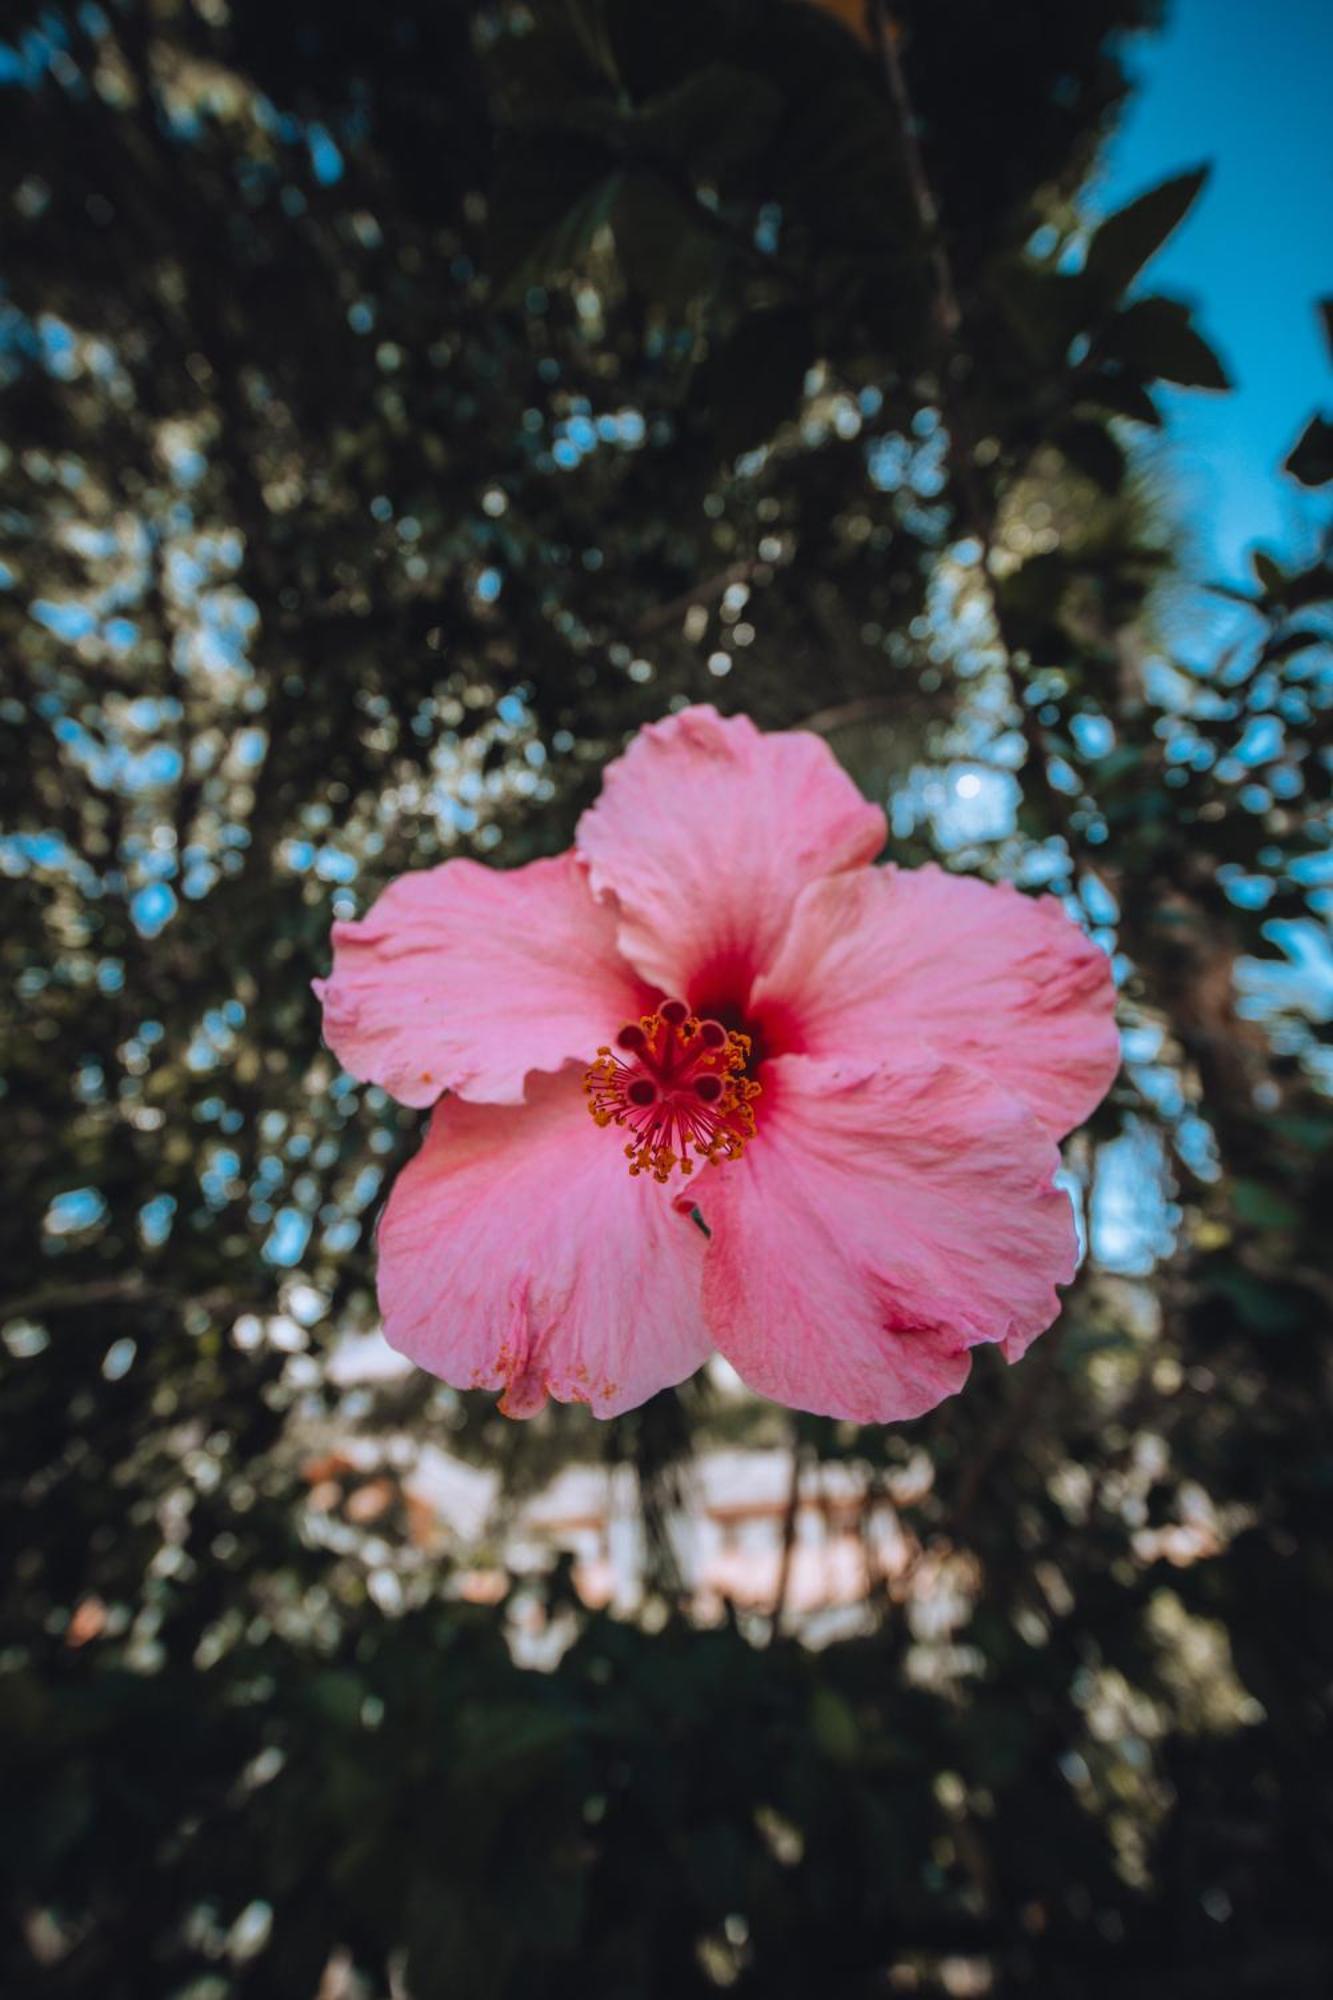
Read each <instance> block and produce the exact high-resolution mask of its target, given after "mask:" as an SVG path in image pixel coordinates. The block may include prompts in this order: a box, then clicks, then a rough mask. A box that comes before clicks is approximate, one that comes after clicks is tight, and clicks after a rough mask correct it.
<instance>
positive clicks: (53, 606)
mask: <svg viewBox="0 0 1333 2000" xmlns="http://www.w3.org/2000/svg"><path fill="white" fill-rule="evenodd" d="M28 611H29V614H30V615H31V616H32V617H33V618H35V619H36V620H37V623H38V624H39V625H45V627H46V629H47V631H48V632H54V633H55V635H56V637H57V639H67V640H69V641H71V642H73V641H74V640H77V639H86V638H88V637H89V635H90V634H91V633H93V632H95V631H96V630H97V618H96V616H95V614H94V613H93V612H91V611H90V610H89V609H88V606H87V605H86V604H74V603H72V602H70V601H69V600H68V599H65V600H64V601H62V602H57V601H55V600H54V599H52V598H49V597H38V598H34V599H33V602H32V603H31V604H30V605H29V606H28Z"/></svg>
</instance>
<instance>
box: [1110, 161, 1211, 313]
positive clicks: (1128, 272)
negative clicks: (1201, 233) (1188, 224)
mask: <svg viewBox="0 0 1333 2000" xmlns="http://www.w3.org/2000/svg"><path fill="white" fill-rule="evenodd" d="M1208 173H1209V169H1208V168H1207V167H1195V168H1193V169H1192V170H1191V171H1190V172H1189V173H1187V174H1177V175H1176V176H1175V178H1174V179H1173V180H1169V181H1163V182H1162V183H1161V185H1160V187H1155V188H1149V190H1148V192H1147V193H1146V194H1141V195H1139V197H1138V198H1137V200H1135V201H1131V202H1129V203H1128V204H1127V205H1126V206H1125V207H1124V208H1121V209H1117V210H1116V213H1115V214H1114V215H1108V216H1107V218H1106V220H1105V222H1103V223H1102V225H1101V227H1100V228H1099V229H1098V231H1097V233H1096V235H1095V236H1094V237H1093V239H1092V243H1091V245H1090V247H1089V249H1088V261H1087V265H1086V267H1085V268H1086V272H1087V276H1088V277H1089V278H1090V279H1091V280H1092V281H1093V283H1094V284H1096V285H1097V286H1098V287H1099V288H1100V289H1101V291H1102V292H1103V293H1104V294H1105V296H1107V297H1108V298H1116V297H1118V296H1119V295H1120V293H1121V292H1123V291H1125V290H1126V288H1127V287H1128V286H1129V285H1130V284H1132V282H1133V280H1134V279H1135V278H1136V277H1137V276H1138V274H1139V272H1140V271H1141V270H1142V269H1143V267H1144V265H1145V264H1146V263H1147V262H1148V260H1149V259H1150V258H1151V257H1155V256H1156V254H1157V252H1158V251H1159V250H1160V249H1161V247H1162V245H1163V244H1164V243H1165V242H1166V239H1167V237H1168V236H1170V235H1171V233H1172V231H1173V230H1174V229H1176V228H1177V227H1178V226H1179V225H1180V223H1181V222H1183V221H1184V219H1185V217H1186V216H1187V215H1188V214H1189V211H1190V209H1191V208H1192V207H1193V206H1194V202H1195V200H1196V198H1197V197H1198V194H1199V191H1200V189H1201V188H1202V187H1203V184H1204V182H1205V181H1206V180H1207V178H1208Z"/></svg>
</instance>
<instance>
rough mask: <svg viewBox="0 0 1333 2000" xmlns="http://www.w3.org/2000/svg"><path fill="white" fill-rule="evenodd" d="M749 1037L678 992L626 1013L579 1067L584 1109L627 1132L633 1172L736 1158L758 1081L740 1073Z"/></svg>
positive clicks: (665, 1173)
mask: <svg viewBox="0 0 1333 2000" xmlns="http://www.w3.org/2000/svg"><path fill="white" fill-rule="evenodd" d="M749 1060H750V1038H749V1036H748V1035H742V1034H738V1033H736V1032H735V1031H734V1030H733V1029H730V1028H724V1027H723V1025H722V1023H721V1022H720V1021H701V1020H700V1019H699V1018H698V1016H697V1015H695V1014H691V1012H690V1010H689V1008H688V1007H687V1006H686V1005H685V1002H684V1001H683V1000H664V1001H663V1002H662V1004H661V1006H660V1007H659V1008H658V1010H657V1012H656V1013H655V1014H645V1015H644V1016H643V1019H642V1020H639V1021H630V1022H627V1023H626V1025H625V1026H624V1027H623V1028H622V1029H621V1030H620V1033H619V1034H618V1035H617V1036H616V1042H615V1047H614V1048H613V1049H610V1048H601V1049H598V1051H597V1060H596V1062H595V1063H593V1064H592V1065H591V1066H590V1068H589V1069H588V1070H587V1072H586V1073H585V1075H584V1079H583V1088H584V1090H585V1091H586V1093H587V1097H588V1109H589V1111H590V1112H591V1113H592V1115H593V1117H594V1118H595V1119H596V1121H597V1123H598V1124H599V1125H619V1126H620V1127H622V1129H623V1130H624V1131H626V1132H627V1133H628V1134H629V1142H628V1144H627V1145H626V1147H625V1157H626V1158H627V1159H628V1161H629V1163H630V1165H629V1170H630V1172H631V1173H632V1174H642V1173H650V1174H651V1175H652V1176H653V1179H654V1180H658V1181H665V1180H669V1179H670V1177H671V1175H672V1173H673V1172H674V1170H675V1169H676V1168H677V1167H679V1168H680V1171H681V1172H682V1173H683V1174H688V1173H692V1172H693V1170H694V1161H695V1159H696V1158H698V1159H702V1160H705V1161H707V1163H708V1165H709V1166H717V1165H718V1163H719V1162H720V1161H722V1160H739V1158H740V1156H741V1154H742V1153H743V1152H744V1151H745V1148H746V1145H747V1144H748V1142H749V1141H750V1140H751V1139H752V1138H753V1137H754V1110H753V1100H754V1099H755V1098H756V1097H758V1095H759V1092H760V1086H759V1084H757V1083H755V1082H754V1081H753V1079H752V1078H750V1077H748V1076H747V1075H746V1074H745V1070H746V1065H747V1064H748V1062H749Z"/></svg>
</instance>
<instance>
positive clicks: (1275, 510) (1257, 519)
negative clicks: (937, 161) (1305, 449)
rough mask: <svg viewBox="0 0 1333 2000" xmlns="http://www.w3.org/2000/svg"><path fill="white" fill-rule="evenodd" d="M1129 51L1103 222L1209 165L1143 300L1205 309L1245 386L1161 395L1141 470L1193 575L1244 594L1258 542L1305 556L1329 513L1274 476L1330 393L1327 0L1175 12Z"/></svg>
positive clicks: (1208, 5)
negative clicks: (1151, 478)
mask: <svg viewBox="0 0 1333 2000" xmlns="http://www.w3.org/2000/svg"><path fill="white" fill-rule="evenodd" d="M1219 15H1221V16H1222V17H1223V18H1219ZM1131 47H1132V51H1133V66H1134V68H1135V69H1136V71H1137V73H1138V80H1139V88H1138V89H1137V91H1136V92H1135V94H1134V95H1133V96H1132V97H1131V98H1130V101H1129V106H1128V110H1127V113H1126V116H1125V118H1124V119H1123V121H1122V122H1121V124H1120V126H1119V128H1118V130H1117V132H1116V134H1115V136H1114V137H1113V139H1112V142H1111V144H1110V146H1109V147H1108V149H1107V154H1106V160H1105V165H1104V169H1103V173H1102V177H1101V180H1100V184H1099V186H1098V188H1097V190H1096V201H1095V208H1096V212H1097V213H1098V214H1105V213H1107V212H1109V211H1110V210H1112V209H1115V208H1118V207H1120V206H1121V205H1122V204H1123V203H1124V202H1126V201H1128V200H1130V199H1132V197H1133V196H1134V195H1136V194H1138V193H1140V192H1141V191H1142V190H1143V189H1144V188H1146V187H1150V186H1153V185H1154V184H1155V183H1156V182H1158V181H1160V180H1163V179H1165V178H1166V177H1167V176H1168V175H1170V174H1175V173H1179V172H1180V171H1181V170H1182V169H1183V168H1186V167H1189V166H1193V165H1194V164H1195V163H1196V162H1197V161H1200V160H1209V161H1211V162H1212V163H1213V169H1214V171H1213V175H1212V178H1211V180H1210V182H1209V184H1208V186H1207V187H1206V188H1205V190H1204V192H1203V194H1202V195H1201V197H1200V198H1199V200H1198V202H1197V203H1196V204H1195V207H1194V209H1193V210H1192V212H1191V214H1190V215H1189V217H1188V218H1187V220H1186V221H1185V223H1184V224H1183V225H1182V227H1181V228H1180V229H1179V230H1178V231H1177V232H1176V234H1175V235H1174V236H1173V237H1172V238H1171V239H1170V241H1169V242H1168V243H1167V245H1166V247H1165V249H1164V250H1163V251H1162V253H1161V255H1160V256H1159V257H1157V258H1155V259H1154V261H1153V262H1152V264H1151V265H1149V267H1148V269H1147V271H1146V272H1145V274H1144V276H1143V278H1142V279H1141V280H1140V287H1141V289H1150V290H1153V291H1166V292H1169V293H1173V294H1175V295H1177V296H1185V297H1187V298H1190V299H1192V300H1194V301H1196V302H1197V303H1198V304H1199V306H1200V309H1201V325H1202V327H1203V330H1204V332H1205V333H1206V334H1207V335H1208V336H1209V337H1210V338H1211V339H1213V340H1214V341H1215V343H1216V345H1217V347H1218V349H1219V351H1220V353H1221V354H1222V356H1223V359H1224V360H1225V361H1226V363H1227V364H1228V366H1229V368H1230V370H1231V373H1232V375H1233V377H1234V379H1235V384H1236V386H1235V390H1234V392H1233V393H1232V394H1231V395H1229V396H1222V395H1209V394H1201V393H1198V392H1191V391H1187V390H1172V389H1170V388H1168V389H1165V390H1163V392H1162V397H1161V400H1162V405H1163V408H1164V411H1165V414H1166V420H1167V422H1166V435H1165V439H1164V441H1163V443H1162V445H1161V446H1160V447H1154V448H1153V451H1152V453H1151V455H1150V457H1149V464H1150V465H1151V466H1152V468H1153V470H1154V473H1155V474H1156V475H1157V476H1158V477H1160V479H1162V480H1163V481H1165V482H1166V483H1167V484H1168V485H1169V488H1170V490H1171V494H1172V500H1173V509H1172V511H1173V513H1175V515H1176V516H1177V518H1178V519H1179V521H1180V523H1181V525H1182V527H1183V528H1184V529H1185V530H1186V532H1187V534H1188V536H1189V539H1190V541H1191V542H1192V544H1193V549H1194V559H1195V562H1196V565H1197V567H1198V569H1199V572H1200V573H1201V574H1203V575H1208V574H1214V575H1221V576H1224V577H1228V578H1231V579H1234V580H1236V581H1241V582H1244V581H1248V551H1249V549H1250V548H1251V547H1252V546H1253V545H1254V544H1255V543H1256V542H1260V543H1267V544H1269V545H1271V546H1275V547H1277V548H1279V549H1281V550H1283V551H1284V552H1298V551H1300V550H1302V549H1305V550H1308V549H1309V547H1310V545H1311V537H1312V531H1313V527H1314V524H1315V522H1316V521H1318V520H1319V519H1321V518H1322V517H1323V514H1324V512H1325V511H1326V503H1324V502H1322V501H1321V500H1320V499H1319V497H1318V496H1316V495H1312V494H1309V493H1305V492H1303V491H1302V490H1301V489H1300V488H1299V487H1297V486H1296V485H1295V484H1294V482H1292V481H1290V480H1285V479H1282V478H1280V477H1279V476H1278V466H1279V464H1280V462H1281V460H1282V458H1283V457H1284V456H1285V454H1286V452H1287V451H1288V450H1289V449H1290V447H1291V445H1292V444H1294V442H1295V440H1296V437H1297V435H1298V433H1299V432H1300V430H1301V429H1302V427H1303V425H1304V423H1305V420H1306V418H1307V416H1308V415H1309V413H1310V411H1311V409H1312V408H1314V407H1315V406H1316V404H1318V403H1320V402H1321V401H1322V402H1324V403H1325V404H1326V403H1327V401H1328V396H1329V356H1328V353H1327V349H1326V348H1325V346H1324V343H1323V340H1322V337H1321V333H1320V329H1319V324H1318V320H1317V318H1316V315H1315V311H1314V301H1315V299H1316V298H1318V297H1320V296H1321V295H1323V294H1325V293H1326V292H1327V290H1328V282H1329V274H1328V230H1327V212H1328V199H1329V190H1330V179H1331V178H1333V152H1330V146H1329V121H1328V110H1327V102H1326V100H1327V96H1328V75H1329V70H1330V66H1331V65H1333V13H1330V10H1329V8H1328V6H1327V0H1287V3H1286V5H1284V6H1282V7H1278V8H1273V7H1243V6H1239V5H1232V6H1230V7H1227V8H1224V9H1219V8H1218V5H1217V0H1176V4H1175V5H1174V6H1173V7H1172V9H1171V12H1170V15H1169V18H1168V23H1167V28H1166V32H1165V33H1164V34H1160V35H1158V34H1153V35H1148V36H1145V37H1143V38H1141V39H1140V40H1138V41H1136V42H1135V43H1134V44H1132V45H1131Z"/></svg>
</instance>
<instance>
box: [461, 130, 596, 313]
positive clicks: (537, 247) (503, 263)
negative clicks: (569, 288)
mask: <svg viewBox="0 0 1333 2000" xmlns="http://www.w3.org/2000/svg"><path fill="white" fill-rule="evenodd" d="M619 186H620V175H619V174H618V173H608V171H607V160H606V156H605V154H604V153H602V152H600V151H599V150H598V149H597V148H595V147H592V146H589V145H587V144H586V143H585V142H583V141H582V140H578V139H567V140H556V139H555V138H554V137H553V136H552V135H551V134H550V133H547V134H545V135H543V136H540V137H533V138H526V137H525V138H522V139H517V140H515V141H514V142H512V143H511V144H510V145H509V146H507V147H506V148H505V151H504V154H503V156H502V158H501V162H500V168H499V172H498V174H497V176H496V185H495V192H494V195H493V198H492V204H491V223H490V262H491V270H492V272H493V274H494V277H495V283H496V303H497V305H514V304H517V303H518V302H519V301H520V300H521V299H522V297H523V294H524V292H525V291H526V290H527V288H528V286H529V285H533V284H538V283H543V282H545V281H546V280H548V279H550V278H558V277H561V276H563V275H564V274H565V273H566V272H568V271H569V270H570V269H571V268H572V267H573V266H574V265H575V264H577V263H578V261H579V259H580V258H581V256H582V255H583V253H584V252H585V251H586V249H587V247H588V244H589V243H590V242H591V241H592V238H593V237H594V235H595V234H596V233H597V230H598V228H599V227H600V225H601V224H602V223H603V222H605V221H606V220H607V219H608V217H609V215H610V211H611V205H612V202H613V201H614V199H615V195H616V192H617V190H618V188H619Z"/></svg>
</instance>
